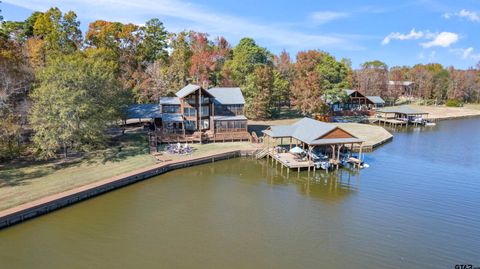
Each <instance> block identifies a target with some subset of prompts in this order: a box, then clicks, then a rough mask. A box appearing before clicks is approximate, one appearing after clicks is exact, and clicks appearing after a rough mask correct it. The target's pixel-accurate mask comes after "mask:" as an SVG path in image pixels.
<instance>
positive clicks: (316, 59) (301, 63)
mask: <svg viewBox="0 0 480 269" xmlns="http://www.w3.org/2000/svg"><path fill="white" fill-rule="evenodd" d="M348 72H349V71H348V67H347V66H346V65H344V64H343V63H341V62H338V61H336V60H335V58H334V57H333V56H331V55H330V54H328V53H326V52H322V51H318V50H309V51H306V52H305V51H302V52H299V53H298V54H297V61H296V63H295V80H294V82H293V87H292V94H293V96H292V99H293V102H294V104H295V106H296V107H297V109H299V110H300V111H302V113H304V114H312V113H320V112H324V111H323V105H324V94H328V95H329V96H330V97H332V98H335V99H338V98H340V97H341V96H343V95H344V91H343V89H346V88H349V87H350V83H349V82H348V80H347V78H348ZM337 97H338V98H337ZM340 99H342V98H340Z"/></svg>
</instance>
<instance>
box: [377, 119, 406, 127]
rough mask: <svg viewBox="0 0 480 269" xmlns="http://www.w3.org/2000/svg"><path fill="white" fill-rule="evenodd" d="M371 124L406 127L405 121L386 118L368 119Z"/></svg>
mask: <svg viewBox="0 0 480 269" xmlns="http://www.w3.org/2000/svg"><path fill="white" fill-rule="evenodd" d="M370 122H371V123H378V125H382V124H383V126H390V127H397V126H400V127H402V126H407V125H408V122H407V121H402V120H396V119H388V118H370Z"/></svg>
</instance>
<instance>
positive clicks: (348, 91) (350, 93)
mask: <svg viewBox="0 0 480 269" xmlns="http://www.w3.org/2000/svg"><path fill="white" fill-rule="evenodd" d="M344 91H345V92H346V93H347V95H349V96H350V95H352V94H353V93H355V92H356V90H350V89H344Z"/></svg>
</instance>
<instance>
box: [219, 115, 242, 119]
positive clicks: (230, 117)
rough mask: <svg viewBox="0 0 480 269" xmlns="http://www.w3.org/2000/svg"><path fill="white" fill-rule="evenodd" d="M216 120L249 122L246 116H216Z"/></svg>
mask: <svg viewBox="0 0 480 269" xmlns="http://www.w3.org/2000/svg"><path fill="white" fill-rule="evenodd" d="M213 119H214V120H247V117H245V116H244V115H237V116H214V117H213Z"/></svg>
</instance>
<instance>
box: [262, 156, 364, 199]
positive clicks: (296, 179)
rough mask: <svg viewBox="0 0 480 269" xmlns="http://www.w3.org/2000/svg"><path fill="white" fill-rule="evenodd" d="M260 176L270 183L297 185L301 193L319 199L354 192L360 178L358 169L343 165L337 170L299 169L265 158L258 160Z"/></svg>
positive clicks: (338, 196)
mask: <svg viewBox="0 0 480 269" xmlns="http://www.w3.org/2000/svg"><path fill="white" fill-rule="evenodd" d="M258 163H259V165H260V166H261V170H262V176H263V177H264V178H265V180H266V182H268V183H269V184H272V185H290V184H293V185H295V186H297V189H298V191H299V192H301V193H302V194H305V195H307V196H308V197H311V198H317V199H321V200H325V201H328V200H338V199H342V198H344V197H345V196H346V195H348V194H351V193H352V192H355V191H356V190H357V188H358V181H359V180H360V170H358V169H353V168H350V167H345V168H343V169H339V170H333V171H330V172H328V173H327V172H326V171H324V170H316V172H313V171H308V170H307V171H303V170H302V171H301V172H297V171H296V170H291V171H290V172H287V169H286V168H282V166H280V165H274V164H272V163H269V162H267V161H266V160H261V161H258Z"/></svg>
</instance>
